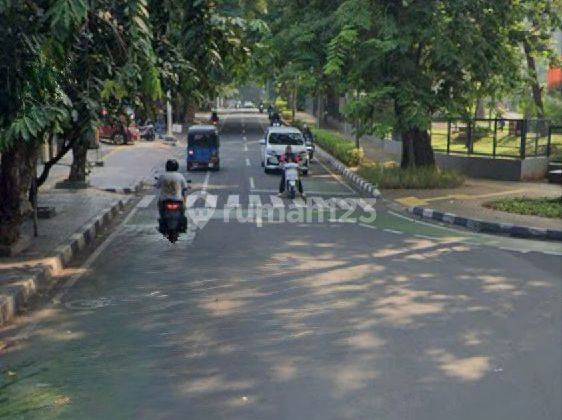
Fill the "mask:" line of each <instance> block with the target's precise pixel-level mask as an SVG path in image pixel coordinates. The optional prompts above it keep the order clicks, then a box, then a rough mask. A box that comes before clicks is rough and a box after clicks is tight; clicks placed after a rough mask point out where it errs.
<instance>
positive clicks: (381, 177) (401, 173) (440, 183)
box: [358, 163, 465, 190]
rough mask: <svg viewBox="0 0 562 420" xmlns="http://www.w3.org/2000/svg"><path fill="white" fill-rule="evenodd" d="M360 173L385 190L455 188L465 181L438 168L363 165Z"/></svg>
mask: <svg viewBox="0 0 562 420" xmlns="http://www.w3.org/2000/svg"><path fill="white" fill-rule="evenodd" d="M358 173H359V175H361V176H362V177H363V178H365V179H366V180H367V181H369V182H371V183H372V184H374V185H377V186H378V187H379V188H383V189H400V188H405V189H420V190H421V189H431V188H455V187H458V186H460V185H462V184H463V183H464V181H465V177H464V176H463V175H461V174H459V173H457V172H454V171H444V170H440V169H439V168H436V167H422V168H407V169H402V168H400V167H399V166H398V165H397V164H395V163H394V164H390V165H389V164H386V165H380V164H373V163H371V164H366V165H362V166H361V167H360V168H359V171H358Z"/></svg>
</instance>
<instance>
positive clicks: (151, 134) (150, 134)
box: [139, 124, 156, 141]
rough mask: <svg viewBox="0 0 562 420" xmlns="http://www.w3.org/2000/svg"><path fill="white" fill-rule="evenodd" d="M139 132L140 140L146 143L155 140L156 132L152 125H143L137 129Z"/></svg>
mask: <svg viewBox="0 0 562 420" xmlns="http://www.w3.org/2000/svg"><path fill="white" fill-rule="evenodd" d="M139 130H140V137H141V139H144V140H147V141H154V140H156V130H155V128H154V125H152V124H148V125H143V126H140V127H139Z"/></svg>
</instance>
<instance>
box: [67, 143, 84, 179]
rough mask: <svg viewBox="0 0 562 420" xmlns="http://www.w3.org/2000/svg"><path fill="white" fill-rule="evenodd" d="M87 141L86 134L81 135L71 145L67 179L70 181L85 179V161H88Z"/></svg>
mask: <svg viewBox="0 0 562 420" xmlns="http://www.w3.org/2000/svg"><path fill="white" fill-rule="evenodd" d="M88 145H89V141H88V139H87V137H86V136H81V137H80V139H78V140H77V141H76V142H75V143H74V144H73V146H72V165H71V166H70V174H69V175H68V180H69V181H72V182H85V181H86V163H87V161H88Z"/></svg>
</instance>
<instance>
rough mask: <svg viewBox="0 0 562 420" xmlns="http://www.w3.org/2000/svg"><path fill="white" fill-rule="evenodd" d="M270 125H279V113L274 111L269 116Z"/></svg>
mask: <svg viewBox="0 0 562 420" xmlns="http://www.w3.org/2000/svg"><path fill="white" fill-rule="evenodd" d="M270 119H271V125H273V124H275V123H279V125H281V124H282V123H281V115H279V112H278V111H277V110H274V111H273V113H272V114H271V117H270Z"/></svg>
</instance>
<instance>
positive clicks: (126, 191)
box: [102, 180, 144, 195]
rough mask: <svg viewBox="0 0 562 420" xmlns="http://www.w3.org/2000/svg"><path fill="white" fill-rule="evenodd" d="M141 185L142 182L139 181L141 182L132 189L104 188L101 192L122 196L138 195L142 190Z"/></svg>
mask: <svg viewBox="0 0 562 420" xmlns="http://www.w3.org/2000/svg"><path fill="white" fill-rule="evenodd" d="M143 184H144V180H141V181H139V182H137V183H136V184H135V185H134V186H133V187H125V188H121V187H106V188H102V191H106V192H110V193H115V194H123V195H127V194H136V193H138V192H139V191H141V190H142V187H143Z"/></svg>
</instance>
